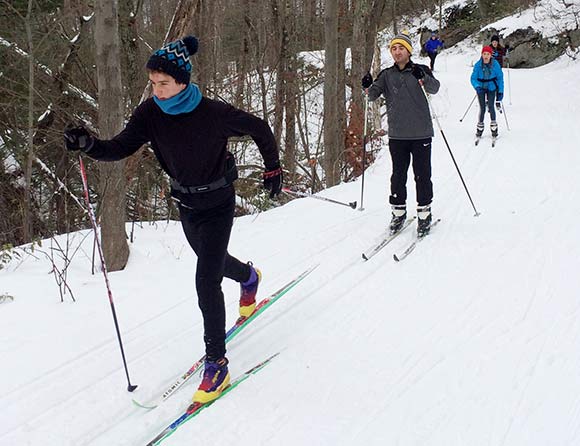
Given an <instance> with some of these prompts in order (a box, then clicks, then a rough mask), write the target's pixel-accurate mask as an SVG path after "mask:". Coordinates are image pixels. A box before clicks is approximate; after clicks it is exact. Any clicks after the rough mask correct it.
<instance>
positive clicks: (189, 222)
mask: <svg viewBox="0 0 580 446" xmlns="http://www.w3.org/2000/svg"><path fill="white" fill-rule="evenodd" d="M234 209H235V196H234V195H232V196H231V197H230V198H228V199H227V200H226V201H225V202H223V203H221V204H219V205H217V206H216V207H213V208H211V209H205V210H196V209H190V208H187V207H185V206H183V205H180V206H179V211H180V216H181V224H182V226H183V231H184V232H185V236H186V238H187V241H188V242H189V244H190V245H191V247H192V248H193V250H194V251H195V253H196V255H197V267H196V271H195V287H196V289H197V297H198V303H199V308H200V309H201V313H202V316H203V326H204V341H205V353H206V355H207V359H208V360H211V361H216V360H218V359H220V358H222V357H223V356H225V354H226V343H225V341H226V311H225V303H224V294H223V292H222V287H221V283H222V279H223V278H224V277H227V278H228V279H232V280H235V281H236V282H245V281H246V280H248V279H249V277H250V266H249V265H248V264H245V263H242V262H240V261H239V260H238V259H236V258H235V257H232V256H231V255H230V254H229V253H228V243H229V240H230V233H231V230H232V225H233V222H234Z"/></svg>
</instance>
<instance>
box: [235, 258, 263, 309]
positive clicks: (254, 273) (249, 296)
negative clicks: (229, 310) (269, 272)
mask: <svg viewBox="0 0 580 446" xmlns="http://www.w3.org/2000/svg"><path fill="white" fill-rule="evenodd" d="M248 264H249V265H250V278H249V279H248V280H247V281H246V282H242V283H241V284H240V317H243V318H246V317H250V316H251V315H252V313H253V312H254V310H255V309H256V294H258V285H259V284H260V281H261V280H262V273H261V272H260V270H259V269H258V268H254V266H253V265H252V264H251V263H248Z"/></svg>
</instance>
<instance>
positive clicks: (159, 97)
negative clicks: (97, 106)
mask: <svg viewBox="0 0 580 446" xmlns="http://www.w3.org/2000/svg"><path fill="white" fill-rule="evenodd" d="M197 47H198V43H197V39H196V38H195V37H193V36H189V37H186V38H184V39H183V40H176V41H174V42H170V43H168V44H167V45H165V46H164V47H163V48H161V49H159V50H157V51H156V52H155V53H154V54H153V55H152V56H151V57H150V58H149V61H148V62H147V68H148V70H149V80H150V81H151V85H152V87H153V97H152V98H150V99H147V100H146V101H145V102H143V103H142V104H141V105H139V106H138V107H137V108H136V109H135V111H134V112H133V115H132V116H131V119H129V122H128V123H127V125H126V126H125V129H124V130H123V131H122V132H121V133H119V134H118V135H117V136H115V137H114V138H112V139H110V140H102V139H98V138H95V137H93V136H92V135H90V134H89V132H88V131H87V130H86V129H84V128H82V127H81V128H68V129H66V130H65V143H66V146H67V148H68V149H69V150H81V151H83V152H84V153H86V154H87V155H89V156H90V157H92V158H94V159H97V160H101V161H116V160H120V159H123V158H126V157H128V156H130V155H132V154H133V153H135V152H136V151H137V150H138V149H139V148H140V147H141V146H142V145H143V144H146V143H147V142H150V143H151V148H152V149H153V151H154V153H155V155H156V157H157V159H158V161H159V164H160V165H161V167H162V168H163V170H164V171H165V172H166V173H167V174H168V175H169V177H170V178H171V186H172V190H171V194H172V196H173V197H174V198H175V199H176V201H177V202H178V203H179V212H180V219H181V224H182V226H183V230H184V232H185V236H186V238H187V241H188V242H189V244H190V245H191V247H192V248H193V250H194V251H195V253H196V255H197V267H196V269H195V284H196V289H197V296H198V303H199V307H200V309H201V312H202V315H203V323H204V341H205V351H206V361H205V371H204V376H203V380H202V382H201V384H200V385H199V388H198V390H197V392H195V394H194V396H193V401H194V402H199V403H205V402H209V401H212V400H214V399H216V398H217V397H218V396H219V395H220V394H221V392H222V391H223V390H224V389H225V388H226V387H227V386H228V384H229V381H230V375H229V372H228V360H227V358H226V356H225V354H226V347H225V336H226V334H225V323H226V317H225V305H224V295H223V292H222V288H221V283H222V279H223V278H224V277H227V278H229V279H232V280H235V281H236V282H238V283H240V287H241V296H240V315H241V316H242V317H244V316H249V315H251V314H252V312H253V310H254V308H255V302H256V293H257V290H258V284H259V282H260V277H261V275H260V271H259V270H258V269H256V268H254V267H253V266H252V264H251V263H242V262H240V261H239V260H238V259H236V258H235V257H233V256H231V255H230V254H229V253H228V242H229V239H230V233H231V229H232V224H233V219H234V207H235V191H234V186H233V181H234V180H235V178H236V177H237V175H236V174H235V163H233V162H232V161H233V160H232V159H231V158H230V157H231V155H230V154H228V152H227V143H228V138H229V137H232V136H242V135H250V136H251V137H252V139H253V140H254V141H255V143H256V145H257V146H258V149H259V151H260V154H261V155H262V157H263V159H264V164H265V166H266V172H265V173H264V186H265V187H266V188H267V189H269V190H270V197H274V196H275V195H277V194H279V193H280V191H281V187H282V170H281V169H280V159H279V154H278V147H277V145H276V140H275V138H274V135H273V134H272V131H271V129H270V127H269V126H268V124H267V123H266V122H265V121H264V120H262V119H260V118H258V117H255V116H253V115H251V114H249V113H246V112H244V111H242V110H238V109H236V108H234V107H232V106H231V105H228V104H225V103H223V102H219V101H215V100H212V99H209V98H206V97H203V96H202V94H201V92H200V90H199V88H198V87H197V85H195V84H192V83H190V75H191V63H190V61H189V56H192V55H193V54H195V53H196V52H197ZM192 273H193V271H192Z"/></svg>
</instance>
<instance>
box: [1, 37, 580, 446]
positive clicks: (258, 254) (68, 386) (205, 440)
mask: <svg viewBox="0 0 580 446" xmlns="http://www.w3.org/2000/svg"><path fill="white" fill-rule="evenodd" d="M478 51H479V49H478V48H471V49H469V48H463V49H462V50H461V51H459V50H458V51H450V52H448V53H443V54H442V55H441V56H440V57H439V58H438V59H437V66H436V68H438V70H437V72H436V75H437V77H438V78H439V79H440V80H441V82H442V89H441V91H440V93H439V94H438V95H436V96H434V97H433V105H434V108H435V111H436V113H437V115H438V117H439V119H440V121H441V123H442V125H443V128H444V131H445V135H446V136H447V139H448V141H449V143H450V145H451V148H452V150H453V153H454V155H455V157H456V160H457V162H458V164H459V166H460V168H461V169H462V173H463V175H464V178H465V180H466V182H467V185H468V187H469V189H470V192H471V195H472V197H473V199H474V201H475V204H476V207H477V208H478V210H479V211H480V212H481V216H479V217H474V215H473V214H474V212H473V209H472V208H471V205H470V203H469V201H468V198H467V195H466V194H465V191H464V190H463V188H462V185H461V182H460V180H459V177H458V175H457V173H456V171H455V168H454V166H453V163H452V161H451V158H450V156H449V153H448V151H447V148H446V146H445V144H444V142H443V139H442V138H441V136H440V134H437V136H436V138H435V140H434V149H433V180H434V185H435V200H434V204H433V209H434V213H435V214H436V216H438V217H441V218H442V223H441V224H440V225H439V226H437V227H436V229H435V230H434V231H433V233H432V235H431V236H429V238H428V239H426V240H425V241H424V242H423V243H422V244H421V245H420V246H419V247H418V248H417V250H416V252H414V253H413V254H411V256H410V257H409V258H408V259H406V260H405V261H404V262H402V263H400V264H397V263H395V262H394V261H393V259H392V254H393V253H394V252H400V251H401V250H402V249H404V248H405V246H406V245H407V243H408V242H409V241H410V239H411V233H412V231H411V230H409V231H408V232H407V233H405V234H403V235H401V237H400V238H399V239H398V240H397V241H396V242H394V243H393V244H392V245H390V246H389V247H388V248H386V249H385V250H384V251H383V252H381V253H380V254H379V255H377V256H376V257H374V258H373V259H372V260H371V261H369V262H362V261H361V259H360V254H361V252H362V251H363V250H364V249H365V248H367V247H368V246H369V245H370V244H372V242H373V241H374V240H375V239H376V237H377V236H378V235H379V233H380V232H381V231H382V230H383V228H384V227H385V225H386V223H387V221H388V219H389V216H388V210H387V207H386V203H387V194H388V178H389V175H390V158H389V155H388V152H386V151H385V152H384V153H383V154H382V156H381V157H380V159H379V160H378V161H377V162H376V163H375V164H374V165H373V166H372V167H371V168H370V169H369V170H368V174H367V178H366V194H365V201H364V203H365V210H364V211H363V212H360V211H353V210H351V209H349V208H346V207H340V206H334V205H331V204H327V203H323V202H320V201H316V200H309V199H301V200H295V201H293V202H291V203H289V204H288V205H286V206H283V207H280V208H277V209H275V210H272V211H269V212H266V213H262V214H260V215H259V216H257V217H256V216H247V217H243V218H239V219H237V220H236V223H235V226H234V230H233V234H232V242H231V246H230V251H231V252H232V253H233V254H234V255H236V256H238V257H239V258H240V259H243V260H252V261H253V262H254V263H255V264H256V266H258V267H259V268H261V269H262V271H263V274H264V281H263V283H262V285H261V288H260V294H261V295H262V296H265V295H267V294H269V293H270V292H272V291H274V290H275V289H277V288H278V287H279V286H281V285H282V284H283V283H284V282H286V281H287V280H288V279H290V278H291V277H292V276H294V275H296V274H297V273H298V272H300V271H302V270H303V269H305V268H306V267H308V266H310V265H313V264H317V263H320V267H319V268H318V269H317V270H316V271H315V272H314V273H313V274H312V276H310V277H309V278H308V279H306V280H305V281H304V282H303V283H302V284H301V285H300V286H299V287H298V288H296V289H295V290H294V291H292V292H291V293H289V294H288V295H287V296H285V297H284V298H282V299H281V300H280V301H279V302H277V303H276V304H275V305H274V306H272V307H271V308H270V309H269V310H267V312H266V313H265V314H264V315H263V316H261V317H260V318H259V319H257V320H256V321H255V322H254V323H253V324H252V325H251V326H250V327H249V328H248V329H247V330H246V331H244V332H243V333H242V334H241V335H240V336H238V337H237V338H236V339H235V340H234V341H233V342H232V343H231V344H229V352H228V357H229V359H230V364H231V372H232V375H233V376H235V375H237V374H239V373H240V372H242V371H244V370H246V369H248V368H249V367H251V366H252V365H254V364H255V363H257V362H258V361H260V360H262V359H264V358H266V357H267V356H269V355H271V354H272V353H275V352H281V354H280V356H279V357H278V358H276V359H275V360H274V361H273V362H272V363H271V364H270V365H269V366H268V367H267V368H265V369H264V370H262V371H261V372H260V373H259V374H257V375H255V376H253V377H252V378H250V379H249V380H247V381H245V382H244V383H243V384H242V385H241V386H239V387H238V388H236V389H235V390H234V391H233V392H232V393H230V394H229V395H228V396H227V397H225V398H224V399H222V400H220V401H218V402H217V403H216V404H215V405H214V406H212V407H211V408H209V409H208V410H207V411H205V412H203V413H202V414H201V415H200V416H199V417H198V418H196V419H194V420H192V421H191V422H190V423H188V424H186V425H185V426H184V427H183V428H181V429H180V430H179V431H178V432H177V433H176V434H175V435H174V436H172V437H171V438H170V439H169V440H168V441H167V442H166V443H164V444H167V445H168V446H170V445H189V444H200V445H209V444H212V445H229V444H237V445H256V444H269V445H270V444H272V445H296V444H320V445H359V444H370V445H394V444H397V445H441V446H449V445H457V446H460V445H461V446H463V445H470V446H478V445H486V446H489V445H494V446H496V445H497V446H499V445H526V446H529V445H538V446H540V445H541V446H546V445H555V446H556V445H557V446H563V445H577V444H579V442H580V355H578V345H579V343H580V313H579V309H580V303H579V301H578V298H577V296H578V292H577V290H578V289H579V285H580V279H579V277H578V265H579V264H580V254H579V252H580V235H579V234H578V231H577V226H578V221H579V220H580V210H579V208H578V204H577V203H578V202H579V198H580V197H579V192H578V179H577V176H578V170H579V166H580V151H579V150H578V140H579V139H580V138H579V137H580V130H579V128H578V127H579V126H578V113H579V111H580V110H579V108H580V107H579V105H578V104H579V103H580V87H579V86H578V79H579V78H580V63H578V62H576V63H572V62H571V61H570V60H569V59H561V60H558V61H556V62H554V63H552V64H550V65H548V66H545V67H541V68H538V69H533V70H517V71H514V70H512V71H511V72H510V77H511V87H512V90H511V94H510V93H509V92H507V93H506V100H505V103H506V108H507V113H508V119H509V124H510V127H511V131H507V130H506V128H505V121H504V120H503V116H501V115H498V121H499V124H500V135H501V136H500V139H499V140H498V144H497V146H496V148H495V149H491V146H490V139H483V140H482V142H481V143H480V145H479V147H477V148H476V147H474V145H473V133H474V130H475V120H476V118H475V113H476V110H475V106H474V108H473V109H472V110H471V111H470V114H469V115H468V117H467V118H466V119H465V121H464V122H463V123H460V122H459V118H460V117H461V116H462V115H463V113H464V111H465V109H466V108H467V105H468V104H469V102H470V101H471V99H472V97H473V94H474V93H473V90H472V89H471V87H470V86H469V81H468V78H469V75H470V73H471V66H470V64H471V62H472V60H474V59H475V57H476V56H477V53H478ZM506 84H507V82H506ZM510 102H511V105H510ZM486 123H487V124H488V123H489V121H487V122H486ZM488 132H489V128H488V126H486V133H487V134H488ZM412 184H413V183H412V181H410V182H409V185H410V186H411V188H410V199H409V204H410V205H411V209H412V204H413V198H414V192H413V187H412ZM359 194H360V183H359V182H354V183H350V184H345V185H341V186H338V187H335V188H332V189H329V190H327V191H324V192H323V195H324V196H327V197H331V198H334V199H338V200H342V201H354V200H357V199H359V198H360V197H359ZM85 235H86V232H83V233H79V234H75V235H74V237H75V238H74V242H73V243H76V244H78V243H80V241H81V240H82V239H83V236H85ZM45 249H46V246H45ZM91 249H92V243H91V237H90V236H89V237H88V238H86V239H85V240H84V243H83V250H82V251H81V252H79V253H78V254H77V255H76V256H75V262H74V263H73V266H72V267H71V271H70V273H69V275H70V284H71V288H72V289H73V291H74V292H75V295H76V297H77V302H76V303H72V302H70V300H67V301H66V302H65V303H60V302H59V297H58V292H57V289H56V286H55V285H54V280H53V278H52V276H51V275H50V274H49V272H50V266H49V264H48V262H46V261H45V260H43V258H42V256H38V260H35V259H34V258H32V257H27V258H26V259H25V260H24V261H21V262H15V263H13V264H11V265H10V266H9V267H8V268H6V269H4V270H2V271H0V294H3V293H8V294H11V295H12V296H14V301H13V302H10V301H7V302H4V303H2V304H0V327H1V336H0V352H1V358H2V367H1V379H0V420H1V421H0V445H1V446H12V445H18V446H23V445H35V446H36V445H43V446H57V445H58V446H68V445H71V446H72V445H74V446H79V445H91V446H97V445H139V444H141V445H143V444H146V443H147V441H148V440H149V439H151V438H152V437H153V436H154V435H155V434H156V433H157V431H158V430H160V429H161V428H163V427H165V426H166V425H167V424H168V423H169V422H170V421H171V419H172V417H174V416H175V415H176V414H177V412H179V410H180V409H181V408H183V407H184V406H186V405H187V403H188V400H189V398H190V397H191V395H192V393H193V391H194V389H195V386H196V385H197V383H198V382H199V380H198V379H197V378H196V379H193V380H192V382H191V383H190V384H189V385H188V386H187V387H186V388H185V389H183V390H181V391H179V392H178V393H177V394H176V395H175V396H174V397H172V398H171V399H170V400H168V402H167V403H166V404H165V405H163V406H161V407H159V408H158V409H156V410H154V411H151V412H144V411H143V410H141V409H138V408H136V407H134V406H133V405H132V404H131V397H133V396H134V397H135V398H138V399H141V400H147V399H148V397H150V396H152V395H154V394H155V393H156V392H157V391H159V390H160V389H162V388H163V387H164V386H165V385H167V384H169V383H170V382H171V381H172V380H173V379H174V378H175V377H176V376H178V375H179V374H180V373H182V372H183V371H185V370H186V369H187V368H188V367H189V365H190V364H191V363H192V362H193V361H194V360H196V359H198V358H199V357H200V356H201V355H202V353H203V343H202V323H201V316H200V312H199V310H198V308H197V305H196V296H195V290H194V287H193V280H194V265H195V258H194V256H193V254H192V253H191V251H190V249H189V248H188V247H187V246H186V242H185V239H184V237H183V236H182V234H181V230H180V227H179V225H178V224H176V223H170V224H166V223H163V222H159V223H156V224H154V225H150V224H143V226H142V227H141V228H137V229H136V240H135V243H134V244H133V245H132V248H131V249H132V251H131V258H130V262H129V265H128V267H127V268H126V270H125V271H123V272H119V273H114V274H111V282H112V286H113V294H114V299H115V305H116V309H117V313H118V316H119V320H120V324H121V327H122V329H123V340H124V342H125V349H126V354H127V357H128V360H129V369H130V372H131V377H132V380H133V381H134V382H135V383H137V384H139V388H138V389H137V391H136V392H135V393H134V395H131V394H129V393H127V392H126V391H125V387H126V380H125V376H124V372H123V369H122V367H121V359H120V354H119V351H118V345H117V340H116V337H115V334H114V328H113V323H112V319H111V314H110V310H109V303H108V300H107V297H106V291H105V289H104V286H103V281H102V277H101V276H100V275H95V276H91V274H90V255H91ZM224 290H225V294H226V305H227V311H228V323H231V322H233V320H234V319H235V317H236V311H237V294H238V290H237V286H236V284H234V283H232V282H230V281H225V282H224Z"/></svg>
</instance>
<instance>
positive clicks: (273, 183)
mask: <svg viewBox="0 0 580 446" xmlns="http://www.w3.org/2000/svg"><path fill="white" fill-rule="evenodd" d="M264 189H266V190H269V191H270V198H274V197H275V196H276V195H278V194H279V193H280V192H282V169H281V168H280V163H276V165H275V166H274V168H273V169H270V170H267V171H266V172H264Z"/></svg>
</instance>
